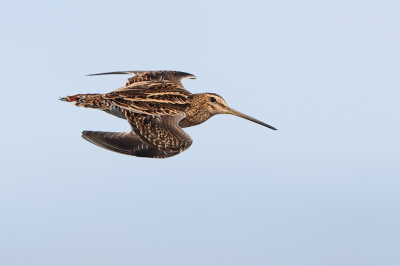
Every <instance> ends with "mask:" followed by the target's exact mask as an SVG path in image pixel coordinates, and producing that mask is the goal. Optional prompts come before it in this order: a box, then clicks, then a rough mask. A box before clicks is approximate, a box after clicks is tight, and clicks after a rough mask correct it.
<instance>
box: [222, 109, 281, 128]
mask: <svg viewBox="0 0 400 266" xmlns="http://www.w3.org/2000/svg"><path fill="white" fill-rule="evenodd" d="M227 113H228V114H231V115H236V116H238V117H241V118H244V119H247V120H249V121H252V122H254V123H257V124H260V125H262V126H264V127H268V128H270V129H273V130H276V128H274V127H273V126H270V125H268V124H265V123H264V122H261V121H260V120H257V119H255V118H253V117H251V116H248V115H245V114H243V113H241V112H238V111H236V110H234V109H232V108H229V111H228V112H227Z"/></svg>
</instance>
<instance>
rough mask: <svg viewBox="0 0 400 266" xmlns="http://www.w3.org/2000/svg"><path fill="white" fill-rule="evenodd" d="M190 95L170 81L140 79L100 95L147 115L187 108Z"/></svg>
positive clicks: (124, 108)
mask: <svg viewBox="0 0 400 266" xmlns="http://www.w3.org/2000/svg"><path fill="white" fill-rule="evenodd" d="M190 95H191V93H190V92H188V91H187V90H185V89H183V88H182V87H180V86H179V85H177V84H175V83H173V82H171V81H141V82H136V83H133V84H131V85H129V86H126V87H122V88H120V89H117V90H115V91H112V92H110V93H107V94H104V95H103V96H102V97H103V99H105V100H107V101H109V102H110V103H111V104H113V105H115V106H117V107H119V108H121V109H123V110H129V111H132V112H136V113H141V114H147V115H175V114H178V113H182V112H184V110H186V109H187V107H188V106H189V100H188V97H189V96H190Z"/></svg>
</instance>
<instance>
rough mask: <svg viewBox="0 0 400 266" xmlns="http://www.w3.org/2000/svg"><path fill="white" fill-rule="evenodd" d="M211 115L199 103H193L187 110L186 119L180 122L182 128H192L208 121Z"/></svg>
mask: <svg viewBox="0 0 400 266" xmlns="http://www.w3.org/2000/svg"><path fill="white" fill-rule="evenodd" d="M212 116H213V114H211V113H210V112H209V111H208V110H207V109H206V108H204V106H203V105H201V104H199V103H198V102H197V101H192V102H191V104H190V105H189V106H188V109H187V110H186V117H185V118H184V119H182V120H181V121H180V122H179V126H181V127H192V126H196V125H199V124H201V123H203V122H205V121H207V120H208V119H209V118H210V117H212Z"/></svg>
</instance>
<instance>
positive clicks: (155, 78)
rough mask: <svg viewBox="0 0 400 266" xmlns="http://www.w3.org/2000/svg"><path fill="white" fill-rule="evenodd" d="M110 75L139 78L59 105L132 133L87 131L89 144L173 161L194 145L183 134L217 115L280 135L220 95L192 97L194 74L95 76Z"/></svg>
mask: <svg viewBox="0 0 400 266" xmlns="http://www.w3.org/2000/svg"><path fill="white" fill-rule="evenodd" d="M106 74H134V76H133V77H132V78H129V79H128V81H127V82H126V84H125V85H124V86H123V87H121V88H119V89H117V90H114V91H112V92H110V93H106V94H77V95H73V96H66V97H63V98H61V99H60V100H62V101H66V102H71V103H73V104H75V105H76V106H79V107H85V108H94V109H100V110H102V111H105V112H107V113H109V114H112V115H115V116H117V117H119V118H123V119H127V120H128V122H129V124H130V125H131V128H132V131H130V132H122V133H117V132H101V131H83V133H82V137H83V138H84V139H86V140H88V141H89V142H91V143H93V144H95V145H98V146H100V147H102V148H105V149H108V150H111V151H115V152H118V153H123V154H128V155H134V156H138V157H151V158H167V157H171V156H174V155H176V154H178V153H180V152H182V151H184V150H186V149H188V148H189V147H190V145H191V144H192V139H191V138H190V136H189V135H188V134H186V132H184V131H183V130H182V128H185V127H190V126H195V125H198V124H201V123H203V122H205V121H206V120H207V119H209V118H210V117H212V116H213V115H216V114H233V115H236V116H239V117H242V118H245V119H248V120H250V121H253V122H255V123H258V124H261V125H263V126H266V127H269V128H271V129H274V130H276V129H275V128H274V127H272V126H270V125H268V124H265V123H263V122H261V121H259V120H256V119H254V118H252V117H250V116H247V115H245V114H242V113H240V112H238V111H236V110H234V109H232V108H230V107H229V106H228V105H227V104H226V102H225V101H224V99H223V98H222V97H221V96H219V95H217V94H214V93H197V94H191V93H190V92H188V91H187V90H186V89H185V88H184V87H183V85H182V83H181V80H182V79H184V78H191V79H194V78H196V77H195V76H194V75H192V74H189V73H184V72H179V71H121V72H108V73H100V74H92V75H106ZM92 75H90V76H92Z"/></svg>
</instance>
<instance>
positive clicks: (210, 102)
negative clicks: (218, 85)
mask: <svg viewBox="0 0 400 266" xmlns="http://www.w3.org/2000/svg"><path fill="white" fill-rule="evenodd" d="M196 96H197V97H198V100H200V101H201V102H202V104H201V105H202V107H203V108H204V109H205V111H207V112H209V113H210V114H211V115H216V114H231V115H235V116H238V117H241V118H244V119H247V120H249V121H252V122H254V123H257V124H260V125H263V126H265V127H268V128H270V129H273V130H276V128H274V127H273V126H270V125H268V124H266V123H264V122H261V121H260V120H257V119H255V118H253V117H250V116H248V115H245V114H243V113H241V112H238V111H236V110H235V109H233V108H231V107H229V106H228V104H227V103H226V102H225V100H224V99H223V98H222V97H221V96H219V95H218V94H215V93H198V94H196ZM197 97H196V98H197Z"/></svg>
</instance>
